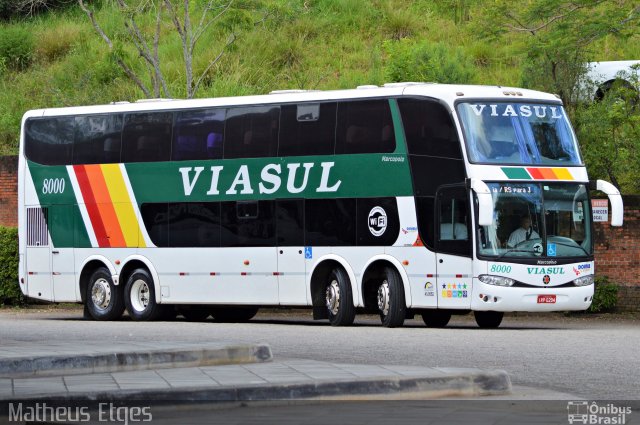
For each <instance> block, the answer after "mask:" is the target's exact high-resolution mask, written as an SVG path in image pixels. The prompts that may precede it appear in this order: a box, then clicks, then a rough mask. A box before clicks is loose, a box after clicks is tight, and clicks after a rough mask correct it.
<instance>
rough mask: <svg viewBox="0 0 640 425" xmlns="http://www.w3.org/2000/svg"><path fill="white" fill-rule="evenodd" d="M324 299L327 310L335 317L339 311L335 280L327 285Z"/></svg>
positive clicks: (336, 282) (338, 295)
mask: <svg viewBox="0 0 640 425" xmlns="http://www.w3.org/2000/svg"><path fill="white" fill-rule="evenodd" d="M326 297H327V309H328V310H329V312H330V313H331V314H333V315H334V316H335V315H336V314H338V310H339V309H340V286H339V285H338V281H337V280H332V281H331V283H330V284H329V285H327V292H326Z"/></svg>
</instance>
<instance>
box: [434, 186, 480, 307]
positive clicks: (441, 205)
mask: <svg viewBox="0 0 640 425" xmlns="http://www.w3.org/2000/svg"><path fill="white" fill-rule="evenodd" d="M470 211H471V210H470V208H469V195H468V191H467V190H466V189H465V187H464V186H462V185H461V186H448V187H442V188H441V189H439V190H438V192H437V195H436V214H435V216H436V226H435V231H436V260H437V265H436V268H437V279H436V281H437V286H438V290H437V291H436V293H437V294H438V307H439V308H453V309H456V308H459V309H468V308H470V307H471V283H472V271H471V268H472V264H473V261H472V258H471V253H472V245H471V239H472V238H471V235H472V232H471V215H470Z"/></svg>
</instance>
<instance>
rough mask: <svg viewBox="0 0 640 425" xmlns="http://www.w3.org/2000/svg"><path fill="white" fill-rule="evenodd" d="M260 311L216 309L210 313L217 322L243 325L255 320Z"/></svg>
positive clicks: (250, 308)
mask: <svg viewBox="0 0 640 425" xmlns="http://www.w3.org/2000/svg"><path fill="white" fill-rule="evenodd" d="M258 310H259V308H258V307H214V308H213V309H210V310H209V311H210V313H211V315H212V316H213V319H214V320H215V321H216V322H221V323H242V322H248V321H249V320H251V319H253V317H254V316H255V315H256V314H258Z"/></svg>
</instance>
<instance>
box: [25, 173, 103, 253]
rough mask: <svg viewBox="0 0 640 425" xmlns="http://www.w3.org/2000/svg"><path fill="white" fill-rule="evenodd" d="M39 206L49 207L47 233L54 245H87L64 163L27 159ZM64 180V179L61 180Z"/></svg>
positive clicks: (86, 246)
mask: <svg viewBox="0 0 640 425" xmlns="http://www.w3.org/2000/svg"><path fill="white" fill-rule="evenodd" d="M27 168H28V172H30V173H31V178H32V180H33V184H34V186H35V189H36V193H37V194H38V201H39V202H40V206H42V207H43V208H48V209H49V219H48V223H47V225H48V226H49V233H50V234H51V239H52V240H51V243H52V245H53V246H54V247H56V248H71V247H76V248H88V247H91V241H90V240H89V235H88V234H87V229H86V228H85V226H84V221H83V220H82V215H81V214H80V208H79V207H78V203H77V200H76V197H75V194H74V193H73V187H72V186H71V180H70V179H69V173H68V172H67V168H66V167H65V166H45V165H38V164H35V163H33V162H30V161H29V162H28V163H27ZM62 182H64V183H62Z"/></svg>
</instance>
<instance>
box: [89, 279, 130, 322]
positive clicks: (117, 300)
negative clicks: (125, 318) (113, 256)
mask: <svg viewBox="0 0 640 425" xmlns="http://www.w3.org/2000/svg"><path fill="white" fill-rule="evenodd" d="M120 289H121V288H119V287H117V286H116V285H115V284H114V283H113V279H112V278H111V273H109V269H107V268H106V267H100V268H99V269H97V270H96V271H94V272H93V274H92V275H91V277H90V278H89V284H88V285H87V293H86V296H85V303H86V304H85V305H86V307H87V311H88V312H89V315H90V316H91V317H93V318H94V319H95V320H117V319H119V318H120V317H121V316H122V313H124V300H123V298H124V297H123V294H122V291H121V290H120Z"/></svg>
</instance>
